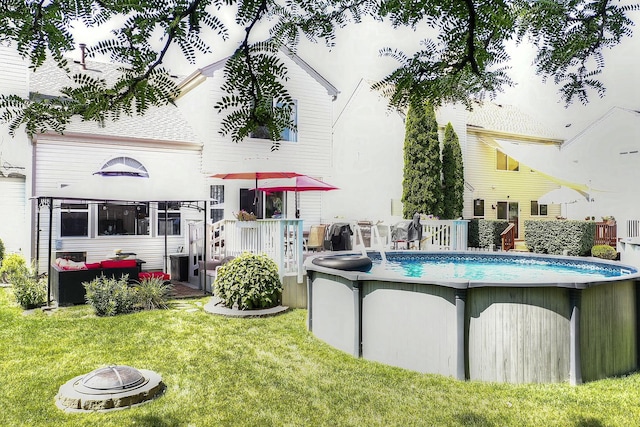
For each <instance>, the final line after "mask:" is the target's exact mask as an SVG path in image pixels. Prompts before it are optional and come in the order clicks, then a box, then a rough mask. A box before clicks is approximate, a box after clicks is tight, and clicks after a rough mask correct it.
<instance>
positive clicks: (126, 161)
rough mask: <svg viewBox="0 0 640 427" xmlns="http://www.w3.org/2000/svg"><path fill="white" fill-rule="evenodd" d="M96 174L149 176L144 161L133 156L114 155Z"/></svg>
mask: <svg viewBox="0 0 640 427" xmlns="http://www.w3.org/2000/svg"><path fill="white" fill-rule="evenodd" d="M94 175H102V176H137V177H140V178H149V172H147V169H146V168H145V167H144V165H143V164H142V163H140V162H139V161H137V160H136V159H132V158H131V157H125V156H120V157H114V158H113V159H111V160H109V161H108V162H106V163H105V164H104V165H102V167H101V168H100V170H99V171H98V172H96V173H94Z"/></svg>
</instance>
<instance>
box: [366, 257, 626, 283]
mask: <svg viewBox="0 0 640 427" xmlns="http://www.w3.org/2000/svg"><path fill="white" fill-rule="evenodd" d="M376 255H377V254H376ZM376 255H374V256H372V259H373V267H372V268H371V270H370V272H369V273H371V274H376V275H379V274H384V275H391V276H396V277H409V278H425V279H427V278H428V279H431V280H468V281H481V282H542V281H567V280H570V281H591V280H601V279H603V278H610V277H620V276H624V275H627V274H632V273H636V272H635V271H631V270H630V269H629V268H627V267H625V268H620V267H618V266H616V265H615V264H614V265H611V264H605V263H597V262H589V261H585V260H568V259H566V258H556V259H549V258H544V259H543V258H536V257H531V256H490V255H489V256H487V255H432V254H416V255H398V256H395V255H393V254H390V255H387V262H386V263H383V262H382V260H381V258H380V256H379V255H378V256H376Z"/></svg>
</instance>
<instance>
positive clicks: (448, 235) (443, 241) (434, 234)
mask: <svg viewBox="0 0 640 427" xmlns="http://www.w3.org/2000/svg"><path fill="white" fill-rule="evenodd" d="M468 223H469V221H467V220H463V219H459V220H432V219H430V220H427V221H425V222H422V242H421V244H420V248H421V249H426V250H428V251H430V250H452V251H466V250H467V235H468Z"/></svg>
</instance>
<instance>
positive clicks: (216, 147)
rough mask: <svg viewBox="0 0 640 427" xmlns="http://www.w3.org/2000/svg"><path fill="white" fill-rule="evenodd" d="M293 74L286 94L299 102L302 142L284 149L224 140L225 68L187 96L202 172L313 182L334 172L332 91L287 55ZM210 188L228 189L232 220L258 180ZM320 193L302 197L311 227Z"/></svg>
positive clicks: (186, 108)
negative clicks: (220, 108)
mask: <svg viewBox="0 0 640 427" xmlns="http://www.w3.org/2000/svg"><path fill="white" fill-rule="evenodd" d="M282 57H283V59H284V61H285V63H286V66H287V68H288V70H289V80H288V81H287V83H286V85H287V89H288V90H289V93H290V94H291V96H292V97H293V98H294V99H296V100H297V105H298V107H297V108H298V114H297V118H298V136H297V142H287V141H282V142H281V144H280V148H279V150H276V151H271V146H272V143H271V141H268V140H259V139H251V138H248V139H246V140H244V141H242V142H240V143H237V144H236V143H233V142H231V139H230V138H229V136H222V135H220V129H221V122H222V120H223V119H224V114H218V113H217V111H216V110H215V109H214V105H215V103H216V102H217V101H218V100H219V99H220V98H221V97H222V96H223V95H224V93H223V92H222V91H221V90H220V86H221V85H222V83H223V74H222V68H219V69H216V70H213V72H211V71H208V72H207V73H208V74H209V77H208V78H207V79H206V81H205V82H202V83H200V84H199V87H196V88H195V89H193V90H191V91H190V92H188V93H185V94H184V95H183V96H182V97H181V98H180V99H179V100H178V105H179V107H180V109H181V110H182V111H183V114H184V116H185V117H186V118H187V120H188V121H189V122H190V124H191V127H192V128H193V129H194V130H195V132H196V133H197V134H198V136H199V137H200V139H201V140H202V141H204V148H203V154H202V157H203V170H204V171H205V172H206V173H208V174H210V175H213V174H216V173H222V172H240V171H294V172H299V173H303V174H307V175H310V176H313V177H327V176H328V172H329V171H330V168H331V156H332V151H331V123H332V96H330V95H329V94H328V93H327V89H326V88H325V87H324V86H323V85H321V84H320V83H319V82H318V81H317V80H315V79H314V78H313V77H312V76H310V75H309V74H308V73H307V72H306V71H305V70H303V69H302V68H301V67H299V66H298V65H296V64H295V63H294V62H293V61H292V60H291V59H290V58H288V57H287V56H286V55H284V54H283V55H282ZM208 184H210V185H213V184H222V185H224V186H225V217H226V218H232V217H233V212H237V211H238V210H239V197H240V189H241V188H253V187H254V186H255V182H254V181H250V180H248V181H234V180H224V181H223V180H219V179H210V180H209V182H208ZM323 197H324V195H323V194H321V193H316V192H313V193H308V194H304V195H301V203H300V211H301V217H302V218H303V219H304V220H305V221H306V224H307V225H308V224H309V223H317V222H319V221H320V219H321V218H322V217H323V212H322V203H320V201H321V200H322V198H323ZM287 204H288V211H287V215H289V216H293V214H294V195H293V194H289V195H288V201H287Z"/></svg>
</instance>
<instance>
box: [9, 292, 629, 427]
mask: <svg viewBox="0 0 640 427" xmlns="http://www.w3.org/2000/svg"><path fill="white" fill-rule="evenodd" d="M206 301H207V300H206V298H204V299H198V300H191V301H190V302H191V304H195V305H196V306H199V310H197V311H188V310H184V309H180V308H179V307H178V306H174V308H173V309H170V310H156V311H146V312H139V313H134V314H128V315H121V316H117V317H110V318H98V317H96V316H94V315H93V312H92V310H91V308H89V307H87V306H80V307H72V308H64V309H61V310H59V311H57V312H55V313H51V314H47V313H44V312H42V311H40V310H37V311H35V312H34V313H32V314H28V315H27V314H24V313H23V312H22V310H21V309H19V308H18V307H17V306H16V305H15V304H14V303H13V300H12V295H11V291H10V290H9V289H6V288H0V408H1V409H0V425H1V426H74V427H76V426H97V425H99V426H101V427H105V426H118V427H121V426H134V425H135V426H154V427H163V426H172V427H173V426H185V427H187V426H423V425H424V426H630V425H640V374H633V375H629V376H626V377H624V378H616V379H608V380H603V381H596V382H592V383H589V384H584V385H581V386H578V387H572V386H569V385H567V384H554V385H506V384H486V383H479V382H461V381H457V380H454V379H450V378H445V377H442V376H437V375H423V374H419V373H415V372H411V371H407V370H403V369H398V368H393V367H388V366H384V365H382V364H379V363H374V362H370V361H366V360H362V359H356V358H353V357H351V356H349V355H347V354H345V353H342V352H340V351H338V350H335V349H333V348H331V347H330V346H328V345H326V344H324V343H323V342H321V341H319V340H317V339H316V338H315V337H314V336H313V335H312V334H310V333H309V332H308V331H307V330H306V327H305V317H306V311H305V310H294V311H291V312H288V313H286V314H284V315H281V316H277V317H272V318H266V319H228V318H224V317H218V316H213V315H210V314H207V313H205V312H204V311H203V310H202V308H201V306H202V305H203V304H204V303H206ZM107 364H124V365H130V366H133V367H136V368H140V369H151V370H154V371H156V372H158V373H159V374H160V375H162V377H163V380H164V382H165V383H166V384H167V390H166V393H165V394H164V395H163V396H161V397H160V398H158V399H156V400H154V401H152V402H151V403H148V404H146V405H143V406H139V407H135V408H132V409H126V410H121V411H112V412H106V413H82V414H77V413H76V414H69V413H65V412H63V411H61V410H59V409H58V408H57V407H56V406H55V404H54V400H55V395H56V393H57V391H58V388H59V387H60V386H61V385H62V384H63V383H65V382H66V381H68V380H69V379H71V378H72V377H74V376H77V375H82V374H84V373H87V372H89V371H92V370H93V369H96V368H98V367H101V366H105V365H107Z"/></svg>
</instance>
